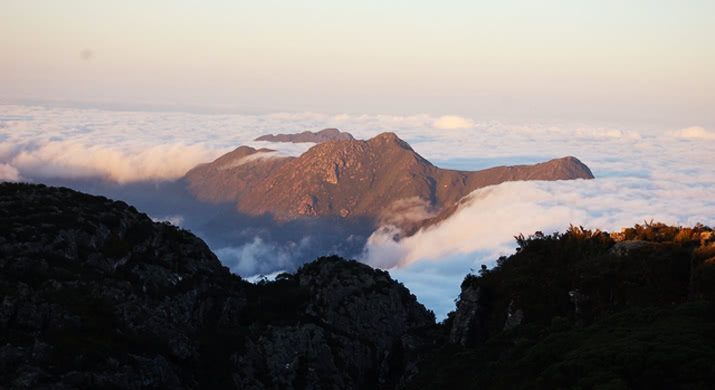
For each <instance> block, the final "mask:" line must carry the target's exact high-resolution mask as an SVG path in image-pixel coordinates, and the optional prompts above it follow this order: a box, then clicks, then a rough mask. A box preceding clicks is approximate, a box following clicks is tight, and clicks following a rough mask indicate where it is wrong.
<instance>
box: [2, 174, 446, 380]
mask: <svg viewBox="0 0 715 390" xmlns="http://www.w3.org/2000/svg"><path fill="white" fill-rule="evenodd" d="M0 206H2V207H0V221H2V223H1V224H0V294H1V296H2V304H1V305H0V368H1V369H0V387H2V388H6V387H7V388H13V389H16V388H17V389H21V388H32V389H38V388H47V389H49V388H52V389H76V388H93V389H94V388H122V389H124V388H133V389H140V388H162V389H163V388H172V389H175V388H251V389H264V388H266V389H270V388H280V389H291V388H293V389H301V388H314V389H335V388H354V389H375V388H380V387H382V388H393V387H394V386H395V385H396V384H397V383H399V382H400V381H402V380H404V378H405V375H408V374H409V373H410V372H412V371H411V370H413V369H414V364H413V362H414V355H415V354H417V353H418V352H419V349H420V348H423V347H424V344H425V343H428V342H429V340H431V338H426V336H425V335H427V334H429V332H430V329H434V326H435V323H434V315H433V314H432V313H430V312H428V311H427V310H426V309H425V308H424V307H423V306H422V305H420V304H419V303H418V302H417V301H416V299H415V297H414V296H413V295H411V294H410V292H409V291H408V290H407V289H406V288H405V287H404V286H402V285H401V284H399V283H397V282H395V281H394V280H392V279H391V278H390V276H389V275H388V274H387V272H384V271H379V270H373V269H372V268H370V267H368V266H366V265H363V264H359V263H356V262H351V261H346V260H342V259H339V258H336V257H331V258H321V259H318V260H316V261H314V262H313V263H310V264H308V265H305V266H303V267H302V268H301V269H300V270H298V271H297V272H296V273H295V274H293V275H289V274H285V275H282V276H281V277H280V278H278V280H277V281H275V282H266V283H260V284H257V285H254V284H250V283H247V282H245V281H243V280H241V278H239V277H237V276H235V275H232V274H230V273H229V272H228V270H227V269H226V268H225V267H223V266H222V265H221V264H220V263H219V261H218V259H217V258H216V256H214V255H213V253H211V251H210V250H209V249H208V248H207V247H206V245H205V244H204V243H203V242H202V241H201V240H200V239H198V238H197V237H195V236H194V235H192V234H191V233H189V232H187V231H183V230H180V229H177V228H176V227H173V226H171V225H168V224H161V223H154V222H152V221H151V220H150V219H149V218H148V217H147V216H146V215H144V214H141V213H139V212H137V211H136V210H135V209H134V208H133V207H131V206H128V205H127V204H125V203H123V202H113V201H110V200H108V199H106V198H103V197H95V196H90V195H85V194H81V193H78V192H75V191H71V190H68V189H62V188H49V187H45V186H37V185H26V184H7V183H5V184H0ZM425 332H427V333H425Z"/></svg>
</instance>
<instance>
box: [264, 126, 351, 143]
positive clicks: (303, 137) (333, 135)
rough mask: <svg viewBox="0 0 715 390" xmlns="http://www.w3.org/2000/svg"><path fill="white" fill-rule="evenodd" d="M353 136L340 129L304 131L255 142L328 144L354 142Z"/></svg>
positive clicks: (265, 137)
mask: <svg viewBox="0 0 715 390" xmlns="http://www.w3.org/2000/svg"><path fill="white" fill-rule="evenodd" d="M353 139H354V138H353V136H352V135H351V134H350V133H346V132H342V131H340V130H338V129H332V128H331V129H323V130H320V131H316V132H312V131H304V132H302V133H297V134H276V135H273V134H266V135H262V136H260V137H258V138H256V139H255V140H254V141H268V142H292V143H301V142H315V143H321V142H328V141H349V140H353Z"/></svg>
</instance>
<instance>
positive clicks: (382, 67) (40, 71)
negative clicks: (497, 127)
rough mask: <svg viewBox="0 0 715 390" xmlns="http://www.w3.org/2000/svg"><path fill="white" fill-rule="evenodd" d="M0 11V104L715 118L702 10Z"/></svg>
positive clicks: (38, 7)
mask: <svg viewBox="0 0 715 390" xmlns="http://www.w3.org/2000/svg"><path fill="white" fill-rule="evenodd" d="M0 4H1V6H0V7H2V12H0V52H2V53H3V61H0V83H1V84H2V85H3V88H2V91H0V97H1V98H3V100H5V101H20V100H23V99H25V100H27V99H35V100H52V101H73V102H82V103H84V104H89V105H91V104H98V105H100V104H101V105H105V106H106V105H112V104H116V105H133V106H141V105H146V106H161V107H171V106H181V107H202V108H207V109H216V110H224V111H231V112H254V111H262V112H266V111H286V110H288V111H319V112H371V113H377V112H384V113H420V112H426V113H433V114H460V115H468V116H476V117H479V118H485V119H507V120H508V119H532V118H535V119H555V120H562V119H573V120H584V121H595V122H604V121H606V122H638V123H646V124H650V123H652V124H658V123H668V124H672V125H675V126H688V125H704V126H713V125H715V123H714V122H715V119H713V116H712V114H711V107H712V106H713V105H714V104H715V70H714V69H715V49H713V48H715V25H714V24H713V23H711V19H712V15H715V2H712V1H640V0H631V1H598V2H594V1H539V2H536V1H514V0H512V1H498V2H497V1H493V2H486V1H457V0H453V1H439V2H437V1H389V2H388V1H323V0H320V1H319V0H315V1H260V2H256V1H250V2H249V1H169V0H153V1H151V0H149V1H135V0H130V1H122V2H110V1H85V0H65V1H62V2H58V1H50V0H22V1H15V0H3V1H0ZM83 53H84V55H83Z"/></svg>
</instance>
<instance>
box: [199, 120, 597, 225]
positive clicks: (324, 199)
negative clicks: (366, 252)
mask: <svg viewBox="0 0 715 390" xmlns="http://www.w3.org/2000/svg"><path fill="white" fill-rule="evenodd" d="M242 148H245V147H242ZM249 149H250V148H246V149H241V148H239V149H237V150H236V151H234V152H232V153H233V154H234V155H235V156H233V157H231V158H229V157H228V156H229V155H227V156H224V157H221V158H219V159H218V160H216V161H214V162H212V163H210V164H204V165H201V166H199V167H197V168H195V169H193V170H192V171H190V172H189V173H188V174H187V175H186V178H185V179H186V181H187V183H188V188H189V190H190V191H191V192H192V193H194V194H195V196H197V197H198V198H199V199H207V200H212V201H235V202H236V203H237V207H238V209H239V210H240V211H241V212H244V213H246V214H249V215H262V214H270V215H272V216H273V217H274V218H275V219H276V220H278V221H289V220H293V219H296V218H300V217H305V216H312V217H328V216H331V217H343V218H345V217H347V216H349V217H361V218H367V219H370V220H372V221H373V222H374V224H375V225H377V224H378V223H380V222H384V221H392V223H393V224H396V225H398V227H400V228H402V229H403V230H405V231H408V232H409V231H415V230H416V229H417V228H419V227H420V226H424V225H425V224H429V223H434V222H436V221H439V220H440V219H443V218H446V216H448V215H449V214H451V213H452V212H454V211H455V210H456V204H457V202H458V201H459V200H460V199H461V198H462V197H464V196H465V195H467V194H469V193H470V192H472V191H474V190H475V189H478V188H481V187H485V186H489V185H494V184H499V183H502V182H505V181H517V180H572V179H592V178H593V174H592V173H591V171H590V170H589V169H588V167H587V166H585V165H584V164H583V163H581V162H580V161H579V160H578V159H576V158H574V157H564V158H561V159H556V160H551V161H548V162H545V163H540V164H535V165H517V166H507V167H496V168H490V169H486V170H482V171H476V172H466V171H454V170H447V169H440V168H438V167H436V166H434V165H432V164H431V163H430V162H429V161H427V160H425V159H424V158H423V157H422V156H420V155H419V154H417V153H416V152H415V151H414V150H413V149H412V148H411V147H410V145H408V144H407V143H406V142H404V141H403V140H401V139H400V138H399V137H397V135H395V134H394V133H383V134H380V135H377V136H375V137H374V138H371V139H369V140H367V141H361V140H352V139H350V140H345V141H332V142H325V143H321V144H318V145H316V146H314V147H312V148H310V149H309V150H308V151H307V152H305V153H304V154H303V155H301V156H300V157H295V158H293V157H290V158H279V159H276V158H259V157H256V156H261V153H263V154H265V153H269V152H265V151H260V150H255V149H250V150H249ZM239 150H242V151H240V152H239ZM247 154H248V157H246V156H247ZM246 159H250V160H246ZM226 160H228V161H229V162H228V163H227V161H226ZM231 161H237V162H231ZM306 199H310V200H311V201H310V202H306ZM407 203H409V204H410V205H411V206H410V209H409V210H408V212H404V210H402V209H403V208H404V207H405V205H406V204H407ZM417 205H419V207H417ZM398 209H400V210H401V211H400V212H399V213H397V212H395V210H398ZM396 214H399V215H410V216H413V217H414V218H401V219H402V220H401V221H398V219H400V218H395V216H396Z"/></svg>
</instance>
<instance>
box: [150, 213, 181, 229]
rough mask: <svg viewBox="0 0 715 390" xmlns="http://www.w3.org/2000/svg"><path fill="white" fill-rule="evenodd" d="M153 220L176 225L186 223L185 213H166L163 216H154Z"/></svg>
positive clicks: (179, 225)
mask: <svg viewBox="0 0 715 390" xmlns="http://www.w3.org/2000/svg"><path fill="white" fill-rule="evenodd" d="M152 221H154V222H168V223H170V224H172V225H174V226H177V227H181V226H182V225H183V224H184V216H183V215H178V214H176V215H166V216H163V217H156V218H154V217H152Z"/></svg>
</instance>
